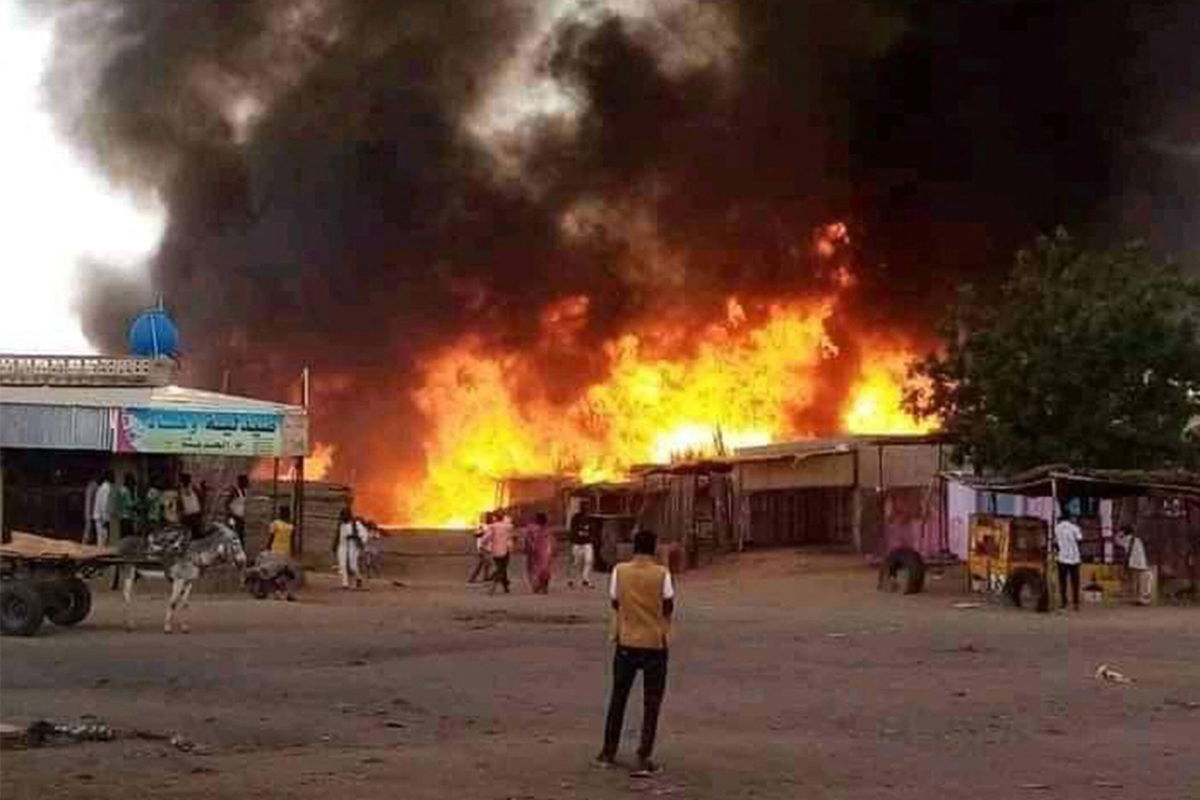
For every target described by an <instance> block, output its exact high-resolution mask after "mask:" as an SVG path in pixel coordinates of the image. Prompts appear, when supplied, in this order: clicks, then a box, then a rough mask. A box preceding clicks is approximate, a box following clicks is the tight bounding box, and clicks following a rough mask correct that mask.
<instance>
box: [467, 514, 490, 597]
mask: <svg viewBox="0 0 1200 800" xmlns="http://www.w3.org/2000/svg"><path fill="white" fill-rule="evenodd" d="M495 521H496V517H495V515H494V514H492V512H490V511H488V512H485V513H484V515H483V524H482V525H480V526H479V529H478V530H476V531H475V566H474V568H473V569H472V570H471V574H470V575H468V576H467V583H475V582H476V581H479V580H482V581H483V582H484V583H491V580H492V554H491V553H490V552H488V551H487V550H486V549H485V548H484V546H483V535H484V534H485V533H487V531H488V528H489V527H490V526H491V525H492V524H493V523H495Z"/></svg>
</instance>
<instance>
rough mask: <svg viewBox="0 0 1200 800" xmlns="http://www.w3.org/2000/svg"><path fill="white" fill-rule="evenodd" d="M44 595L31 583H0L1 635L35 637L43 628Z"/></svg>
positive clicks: (16, 581) (15, 581) (12, 581)
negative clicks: (39, 629)
mask: <svg viewBox="0 0 1200 800" xmlns="http://www.w3.org/2000/svg"><path fill="white" fill-rule="evenodd" d="M44 613H45V609H44V608H43V605H42V594H41V592H39V591H38V589H37V587H36V586H35V585H33V583H32V582H31V581H26V580H11V581H4V582H3V583H0V633H3V634H4V635H5V636H33V635H34V634H35V633H37V630H38V628H40V627H42V615H43V614H44Z"/></svg>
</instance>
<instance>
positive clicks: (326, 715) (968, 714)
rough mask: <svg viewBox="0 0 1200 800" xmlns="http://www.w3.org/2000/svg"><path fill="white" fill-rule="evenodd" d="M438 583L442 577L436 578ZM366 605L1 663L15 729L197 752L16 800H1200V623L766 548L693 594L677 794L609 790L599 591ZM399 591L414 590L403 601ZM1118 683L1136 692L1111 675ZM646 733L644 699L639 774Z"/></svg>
mask: <svg viewBox="0 0 1200 800" xmlns="http://www.w3.org/2000/svg"><path fill="white" fill-rule="evenodd" d="M417 561H420V562H421V563H422V566H418V565H416V563H415V562H417ZM390 570H391V572H392V574H391V575H388V576H386V577H385V578H383V579H378V580H374V581H372V585H371V586H370V587H369V589H368V590H367V591H365V592H362V593H344V592H341V591H339V590H336V589H335V588H334V587H333V585H332V581H331V579H330V578H329V577H328V576H319V577H318V578H317V579H315V580H314V581H313V582H312V584H311V585H310V587H309V588H308V589H307V590H306V592H305V594H304V597H303V600H302V602H300V603H295V604H288V603H277V602H273V601H254V600H252V599H250V598H248V597H247V598H244V599H243V598H241V597H232V596H222V597H195V598H193V599H194V605H193V608H192V613H191V622H192V627H193V632H192V633H191V634H189V635H186V636H183V635H175V636H165V635H164V634H162V633H161V630H160V626H161V611H162V604H161V602H160V601H158V600H152V599H151V598H149V597H143V598H142V599H141V600H140V602H139V605H138V611H137V618H138V622H139V625H140V629H139V630H138V631H137V632H135V633H132V634H129V633H126V632H124V631H123V630H122V629H121V628H120V625H119V623H120V619H121V612H120V606H119V603H118V602H117V597H118V596H117V595H116V594H112V593H110V592H108V591H107V590H104V591H101V592H99V593H98V599H97V608H96V611H95V613H94V614H93V616H92V617H91V618H90V619H89V620H88V621H87V622H85V623H84V624H83V625H81V626H79V627H78V628H76V629H72V630H62V629H53V628H48V629H47V630H45V631H44V632H43V634H42V635H40V636H38V637H36V638H32V639H12V638H8V639H5V640H4V641H3V643H2V645H0V648H2V650H0V689H2V693H0V717H2V718H3V719H4V720H5V721H9V722H27V721H29V720H32V719H37V718H47V719H52V720H64V721H68V720H74V719H77V718H78V717H79V716H80V715H81V714H94V715H97V716H99V717H101V718H103V719H104V720H105V721H106V722H108V723H109V724H110V725H112V726H114V727H116V728H120V729H125V730H128V729H135V728H140V729H146V730H151V731H155V732H162V733H179V734H181V735H183V736H185V737H187V739H189V740H191V741H193V742H194V743H195V744H196V748H195V749H194V750H192V751H191V752H183V751H181V750H179V749H177V748H175V747H173V746H171V745H170V744H168V743H167V742H163V741H140V740H121V741H116V742H110V743H93V744H82V745H79V744H72V745H63V746H56V747H47V748H42V749H38V750H27V751H8V752H5V753H3V756H2V762H0V795H2V796H3V797H4V798H5V799H6V800H19V799H20V798H38V800H46V799H47V798H60V797H61V798H118V797H120V798H127V797H156V798H217V797H231V798H233V797H236V798H239V799H244V798H280V797H289V798H309V797H313V798H316V797H320V798H323V800H327V798H330V797H353V798H373V797H380V798H389V799H392V798H405V800H419V799H420V798H455V799H456V800H457V799H461V800H472V799H473V798H480V800H505V799H506V798H523V799H531V798H537V799H538V800H542V799H543V798H561V799H562V800H571V799H573V798H581V799H582V798H615V797H627V796H644V797H671V798H723V799H724V798H742V797H758V798H764V799H765V800H776V799H778V798H793V797H794V798H806V800H819V799H821V798H856V799H857V800H868V799H869V798H921V800H927V799H928V798H956V797H964V798H965V797H970V798H979V800H984V799H985V798H1006V799H1007V798H1021V797H1031V798H1039V797H1053V798H1089V799H1091V798H1136V799H1137V800H1176V799H1182V798H1188V799H1189V800H1196V799H1197V798H1200V611H1197V610H1195V609H1180V608H1155V609H1143V608H1086V609H1085V610H1084V611H1083V612H1082V613H1079V614H1075V613H1068V614H1052V615H1037V614H1034V613H1031V612H1022V611H1018V610H1013V609H1007V608H1002V607H991V606H989V607H984V608H974V609H956V608H954V607H953V604H954V603H955V602H957V601H962V600H966V599H969V598H964V597H962V596H959V595H958V594H957V593H956V592H957V589H958V586H959V584H958V582H957V581H956V580H955V578H954V577H953V576H952V575H947V576H946V577H944V578H943V579H941V580H934V581H932V582H931V590H930V591H929V592H927V593H925V594H922V595H918V596H912V597H899V596H891V595H880V594H878V593H877V592H876V591H875V590H874V574H873V573H872V572H871V571H870V570H868V569H866V568H864V567H861V566H858V565H856V563H855V562H854V561H853V560H852V559H849V558H845V557H836V556H825V555H816V554H810V553H802V552H799V553H798V552H792V551H785V552H771V553H755V554H747V555H743V556H741V557H738V558H731V559H729V560H727V561H724V562H722V563H720V564H718V565H715V566H713V567H709V568H706V569H704V570H700V571H695V572H691V573H688V574H687V575H684V576H682V577H681V578H680V579H679V580H678V584H679V593H680V609H679V618H678V624H677V632H676V636H675V639H674V641H673V645H672V651H671V672H670V679H669V688H668V693H667V701H666V705H665V708H664V712H663V720H662V725H661V728H660V739H659V751H658V756H659V757H660V759H661V761H662V762H663V763H664V766H665V771H664V772H663V773H662V774H661V775H660V776H658V777H656V778H655V779H653V780H637V779H633V778H631V777H630V776H629V775H628V774H627V772H626V771H624V770H621V771H610V772H604V771H597V770H595V769H593V768H592V767H591V766H590V765H589V761H590V759H591V757H592V756H593V755H594V754H595V753H596V752H597V750H598V745H599V736H600V731H601V726H602V723H603V714H604V707H605V701H606V693H607V671H608V661H609V657H610V646H609V644H608V643H607V641H606V622H605V614H606V610H605V604H604V600H603V595H602V593H601V592H600V590H598V589H595V590H592V591H591V592H583V591H579V590H576V591H575V592H567V591H566V590H565V589H563V588H562V587H561V586H557V587H556V590H555V592H554V593H553V594H551V595H550V596H548V597H541V596H533V595H530V594H529V593H528V590H527V589H526V588H525V587H524V586H523V585H521V584H519V585H518V589H517V593H515V594H513V595H511V596H503V595H498V596H494V597H490V596H487V595H486V593H484V592H482V591H481V590H480V589H479V588H477V587H466V586H464V585H463V584H462V576H463V575H464V574H465V562H464V561H460V560H458V559H450V558H441V559H436V558H429V559H410V560H406V561H403V562H401V563H396V564H393V565H391V567H390ZM396 578H398V579H399V581H400V582H401V583H402V584H403V585H399V586H397V585H394V583H393V579H396ZM1105 663H1106V664H1109V665H1111V666H1113V667H1114V668H1116V669H1118V670H1120V671H1121V672H1123V673H1125V674H1126V675H1128V676H1130V677H1132V678H1133V679H1134V681H1135V682H1134V683H1132V684H1130V685H1115V684H1111V683H1105V682H1101V681H1098V680H1097V679H1096V678H1095V677H1094V673H1095V671H1096V668H1097V667H1098V666H1099V665H1100V664H1105ZM639 724H640V694H639V693H638V692H636V691H635V694H634V697H633V699H632V701H631V705H630V715H629V718H628V719H627V727H626V736H625V740H624V745H625V746H624V747H623V753H622V756H623V758H624V760H625V761H626V762H628V761H629V760H631V758H632V756H631V751H632V748H633V746H634V741H635V738H636V731H637V728H638V726H639Z"/></svg>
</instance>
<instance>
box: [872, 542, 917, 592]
mask: <svg viewBox="0 0 1200 800" xmlns="http://www.w3.org/2000/svg"><path fill="white" fill-rule="evenodd" d="M924 588H925V559H923V558H921V554H920V553H918V552H917V551H916V550H912V549H909V548H907V547H898V548H896V549H895V550H893V551H892V552H890V553H888V557H887V558H886V559H884V562H883V564H881V565H880V567H879V589H880V591H884V592H901V593H903V594H917V593H918V592H920V591H921V590H922V589H924Z"/></svg>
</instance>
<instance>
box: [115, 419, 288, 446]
mask: <svg viewBox="0 0 1200 800" xmlns="http://www.w3.org/2000/svg"><path fill="white" fill-rule="evenodd" d="M284 419H285V415H283V414H243V413H235V412H223V411H176V410H173V409H157V408H123V409H121V410H120V412H119V413H118V415H117V437H116V438H117V442H116V444H117V452H121V453H178V454H186V455H213V456H248V457H261V456H280V455H285V454H287V453H286V451H285V449H284V427H285V425H284ZM289 427H290V426H289ZM289 433H290V435H289V437H288V438H289V439H292V440H293V442H294V439H295V434H294V433H291V432H289ZM289 444H292V443H291V442H290V443H289ZM293 446H294V444H293ZM297 455H299V454H297Z"/></svg>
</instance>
